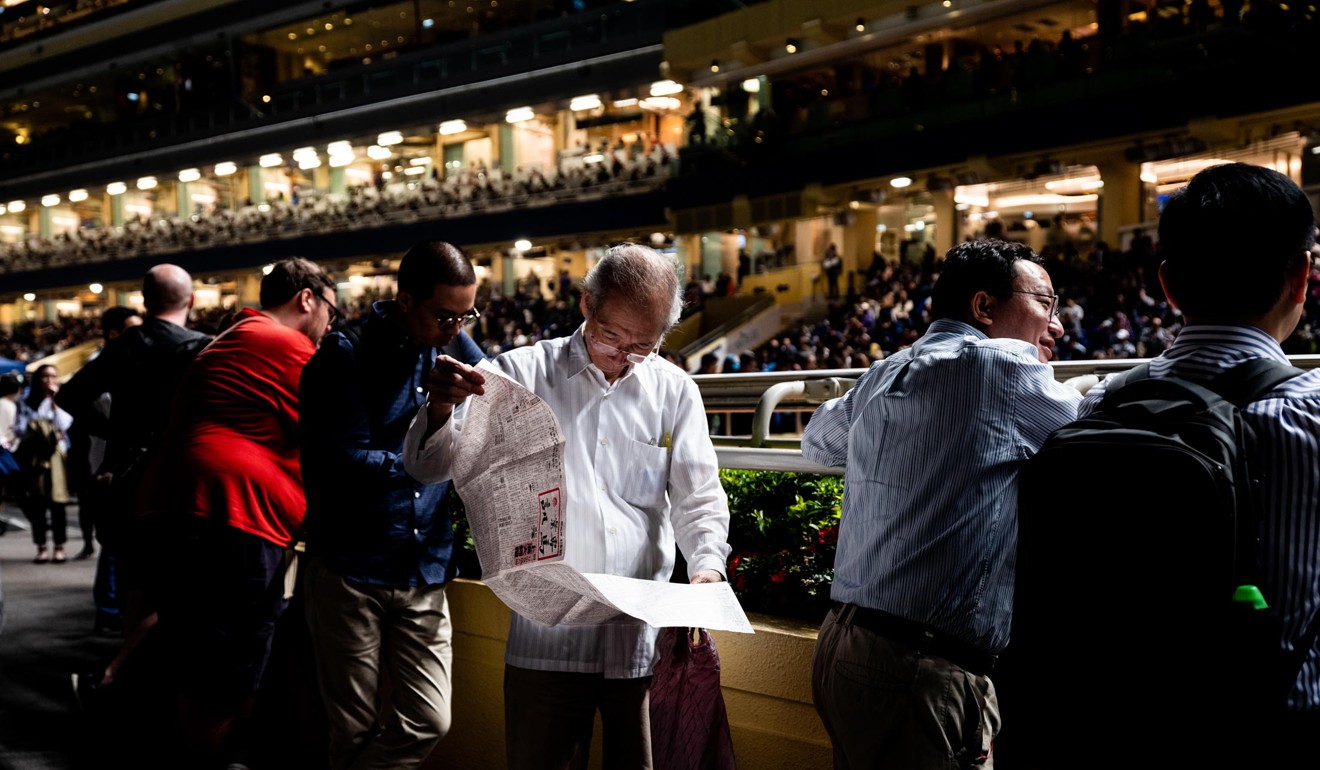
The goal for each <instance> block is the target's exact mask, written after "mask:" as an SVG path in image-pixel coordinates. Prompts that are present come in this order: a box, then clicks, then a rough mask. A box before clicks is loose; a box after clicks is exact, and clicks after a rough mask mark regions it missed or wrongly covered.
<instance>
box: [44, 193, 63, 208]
mask: <svg viewBox="0 0 1320 770" xmlns="http://www.w3.org/2000/svg"><path fill="white" fill-rule="evenodd" d="M41 205H43V206H45V207H47V208H50V207H51V206H58V205H60V196H58V195H54V194H51V195H43V196H41Z"/></svg>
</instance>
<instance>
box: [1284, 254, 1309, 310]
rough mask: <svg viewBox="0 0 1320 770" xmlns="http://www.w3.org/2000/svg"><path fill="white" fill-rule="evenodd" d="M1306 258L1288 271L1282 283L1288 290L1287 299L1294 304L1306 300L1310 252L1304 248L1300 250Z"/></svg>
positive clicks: (1299, 303)
mask: <svg viewBox="0 0 1320 770" xmlns="http://www.w3.org/2000/svg"><path fill="white" fill-rule="evenodd" d="M1302 253H1303V254H1305V255H1306V258H1305V259H1303V260H1301V261H1300V262H1299V263H1298V264H1297V268H1296V269H1294V270H1292V271H1291V272H1289V273H1288V278H1287V280H1286V281H1285V283H1284V286H1285V287H1286V289H1285V290H1286V291H1287V292H1288V299H1289V300H1291V301H1292V302H1293V303H1294V304H1297V305H1301V304H1303V303H1304V302H1306V287H1307V284H1308V282H1309V281H1310V279H1311V252H1310V250H1309V249H1308V250H1306V251H1304V252H1302Z"/></svg>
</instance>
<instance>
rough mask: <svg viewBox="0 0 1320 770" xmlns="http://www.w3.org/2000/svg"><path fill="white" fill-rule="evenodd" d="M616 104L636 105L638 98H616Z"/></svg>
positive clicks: (617, 105) (621, 106)
mask: <svg viewBox="0 0 1320 770" xmlns="http://www.w3.org/2000/svg"><path fill="white" fill-rule="evenodd" d="M614 106H615V107H616V108H623V107H636V106H637V100H636V99H615V100H614Z"/></svg>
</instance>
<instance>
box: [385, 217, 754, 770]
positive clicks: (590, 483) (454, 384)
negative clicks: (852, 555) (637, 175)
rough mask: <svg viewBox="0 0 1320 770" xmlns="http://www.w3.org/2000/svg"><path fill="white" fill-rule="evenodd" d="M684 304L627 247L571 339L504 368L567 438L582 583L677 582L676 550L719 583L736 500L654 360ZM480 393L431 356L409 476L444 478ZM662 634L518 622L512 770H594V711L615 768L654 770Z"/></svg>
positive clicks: (666, 371)
mask: <svg viewBox="0 0 1320 770" xmlns="http://www.w3.org/2000/svg"><path fill="white" fill-rule="evenodd" d="M681 305H682V284H681V282H680V281H679V277H678V268H677V265H676V264H675V263H674V262H673V261H672V260H671V259H669V258H667V257H664V256H661V255H660V254H658V253H656V252H655V251H653V250H651V249H648V248H646V247H644V246H638V245H635V244H627V243H625V244H621V245H619V246H616V247H614V248H612V249H610V251H609V252H608V254H606V256H605V257H604V258H602V259H601V261H600V262H599V263H597V264H596V266H595V267H594V268H593V269H592V270H591V272H590V273H588V275H587V277H586V278H585V280H584V281H583V296H582V300H581V308H582V313H583V315H584V316H585V317H586V322H585V323H584V324H583V325H582V326H581V327H580V328H578V330H577V331H576V332H574V333H573V334H572V336H569V337H564V338H560V339H555V340H542V341H541V342H539V343H537V344H536V345H534V346H531V347H524V348H518V349H515V350H511V351H509V352H507V353H505V354H503V355H501V356H500V357H498V358H496V359H495V361H494V364H495V366H496V367H497V368H499V369H500V371H502V372H503V373H505V374H507V375H508V376H510V377H511V378H513V379H514V380H516V381H517V382H519V383H520V384H522V385H523V386H525V387H527V388H529V389H530V390H532V391H533V392H535V393H536V394H537V395H538V396H540V397H541V398H542V399H544V400H545V401H546V403H548V404H549V405H550V408H551V409H553V410H554V413H555V416H556V417H557V418H558V420H559V424H560V426H561V427H562V429H563V432H564V438H565V445H564V477H565V478H564V485H565V498H564V511H565V516H566V517H567V518H568V520H569V522H571V524H570V526H568V527H567V528H566V529H567V543H566V548H565V561H566V562H567V563H568V564H570V565H572V566H573V567H575V568H576V569H577V570H579V571H581V572H596V573H607V574H613V575H623V576H627V577H633V578H642V579H647V580H657V581H667V580H669V578H670V575H671V574H672V573H673V570H674V544H675V542H677V544H678V546H679V548H681V549H682V551H683V555H684V557H685V558H686V559H687V564H688V579H689V580H690V581H691V582H693V583H707V582H716V581H720V580H724V574H725V561H726V559H727V558H728V555H729V546H728V543H727V540H728V533H729V512H728V501H727V499H726V498H725V495H724V489H723V488H722V487H721V486H720V480H719V473H718V464H717V461H716V458H715V449H714V447H713V446H712V444H711V441H710V435H709V433H708V432H707V428H706V417H705V411H704V408H703V406H702V403H701V395H700V393H699V392H698V391H697V387H696V385H695V383H693V381H692V379H691V377H689V376H688V375H687V373H686V372H684V371H682V370H681V369H679V368H678V367H676V366H674V365H673V364H670V363H669V362H667V361H665V360H663V359H661V358H658V357H656V355H655V353H656V351H657V350H658V349H659V347H660V342H661V340H662V339H663V338H664V335H665V333H666V332H667V331H668V330H669V329H670V328H671V327H672V326H673V325H674V323H675V322H676V321H677V320H678V316H679V310H680V308H681ZM484 382H485V379H484V377H483V376H482V375H481V373H480V372H478V371H477V370H475V369H473V368H472V367H470V366H467V365H465V364H462V363H460V362H458V361H455V360H453V359H450V358H448V357H445V356H441V357H440V358H439V359H437V361H436V365H435V368H434V369H433V370H432V373H431V377H430V381H429V383H428V384H429V388H430V394H429V399H428V403H427V408H426V409H424V410H422V411H421V412H420V413H419V414H418V417H417V419H416V421H415V422H414V423H413V425H412V428H411V429H410V430H409V432H408V438H407V440H406V441H405V445H404V465H405V467H406V468H407V469H408V472H409V474H411V475H412V476H413V477H414V478H416V479H418V480H419V481H422V482H425V483H431V482H434V481H440V480H442V479H447V478H449V476H450V473H451V470H450V462H451V456H450V452H451V451H452V446H453V435H452V433H451V430H450V424H449V418H450V415H451V413H453V412H454V408H455V405H458V404H461V403H462V402H463V401H464V400H465V399H467V398H468V397H469V396H473V395H475V396H481V395H483V394H484V389H483V387H482V385H483V383H484ZM458 414H459V416H460V418H461V414H462V407H459V412H458ZM657 633H658V631H657V629H655V628H652V627H650V626H647V625H644V624H640V623H639V624H636V625H601V626H556V627H547V626H543V625H540V624H537V623H535V622H532V621H530V620H527V619H525V618H522V617H520V616H519V615H517V614H516V613H515V614H514V616H513V622H512V625H511V627H510V630H509V643H508V647H507V651H506V654H505V674H504V701H505V707H504V716H505V741H506V749H507V753H508V766H509V767H510V768H512V770H524V769H525V768H585V767H586V766H587V756H588V753H589V748H590V744H591V733H592V728H593V721H594V718H595V713H596V711H597V710H599V711H600V714H601V722H602V725H603V735H602V739H603V743H604V764H605V766H606V767H627V768H650V767H651V741H650V718H649V714H648V706H647V692H648V690H649V687H650V683H651V676H650V675H651V669H652V665H653V662H654V659H655V639H656V635H657Z"/></svg>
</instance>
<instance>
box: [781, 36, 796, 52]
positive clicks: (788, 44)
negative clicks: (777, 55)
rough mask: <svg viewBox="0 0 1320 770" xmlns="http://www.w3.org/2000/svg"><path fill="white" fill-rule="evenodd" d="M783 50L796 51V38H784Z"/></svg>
mask: <svg viewBox="0 0 1320 770" xmlns="http://www.w3.org/2000/svg"><path fill="white" fill-rule="evenodd" d="M784 50H785V51H788V52H789V53H797V51H798V47H797V40H796V39H794V38H791V37H790V38H789V39H788V40H785V41H784Z"/></svg>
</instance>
